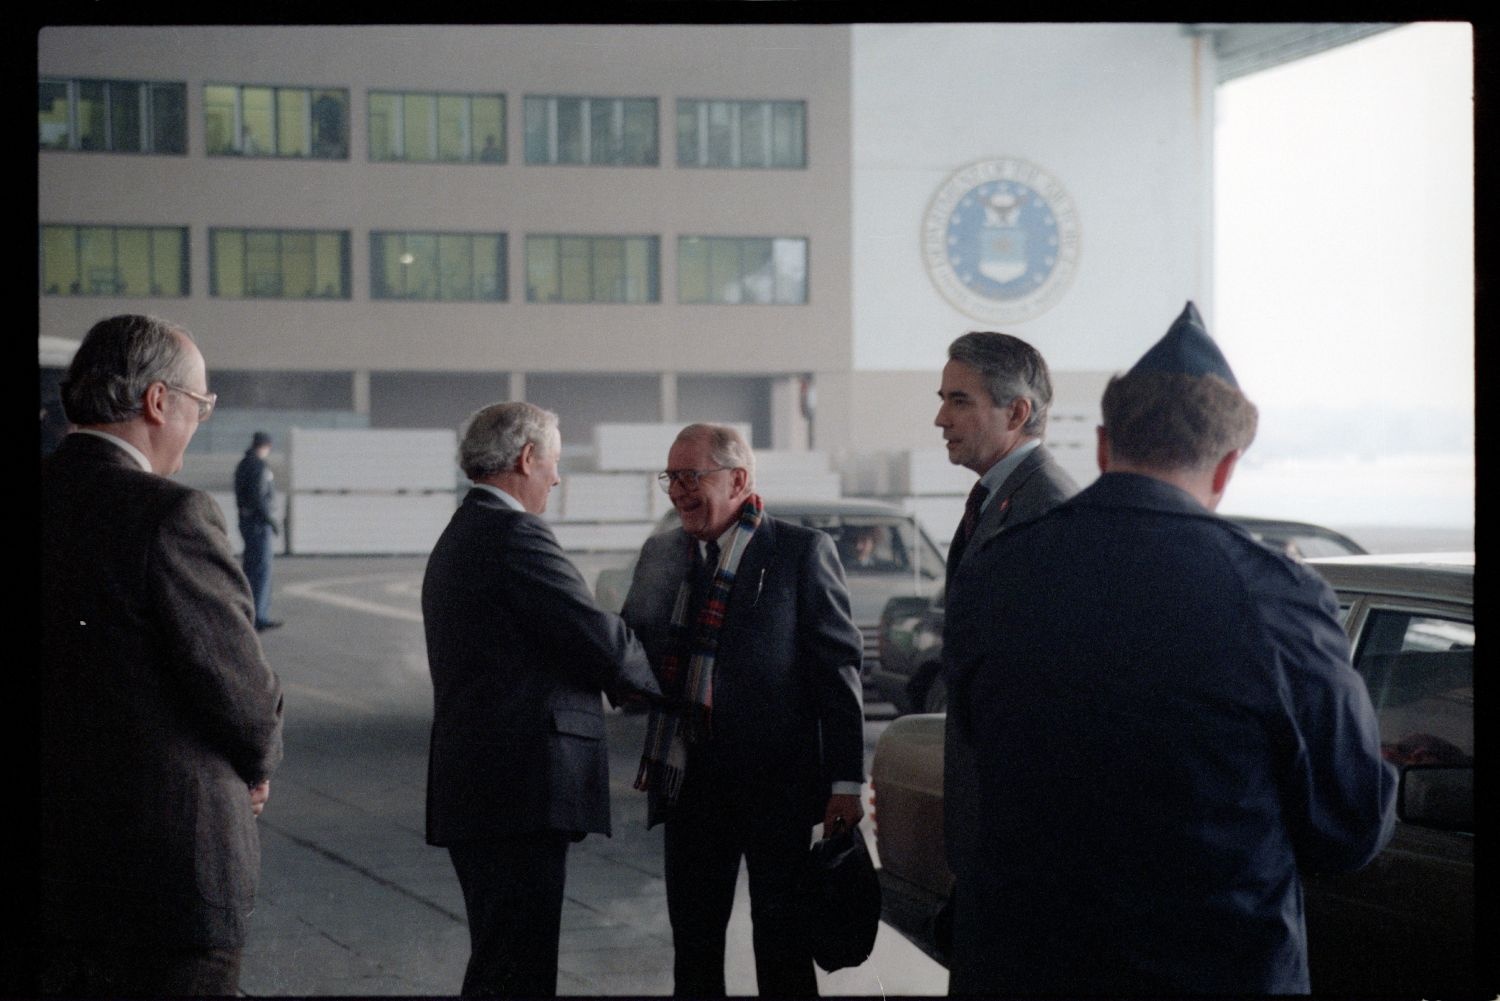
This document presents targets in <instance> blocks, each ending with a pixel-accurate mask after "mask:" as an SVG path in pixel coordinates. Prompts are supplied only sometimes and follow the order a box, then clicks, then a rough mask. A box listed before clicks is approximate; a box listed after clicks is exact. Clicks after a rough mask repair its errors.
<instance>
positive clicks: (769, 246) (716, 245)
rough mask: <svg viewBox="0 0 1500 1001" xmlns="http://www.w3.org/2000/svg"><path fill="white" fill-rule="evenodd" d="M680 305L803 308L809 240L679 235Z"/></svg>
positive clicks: (678, 291)
mask: <svg viewBox="0 0 1500 1001" xmlns="http://www.w3.org/2000/svg"><path fill="white" fill-rule="evenodd" d="M677 301H678V302H686V303H700V302H712V303H780V304H797V305H801V304H804V303H806V302H807V241H806V240H804V239H799V238H780V237H776V238H772V237H759V236H749V237H734V236H679V237H678V238H677Z"/></svg>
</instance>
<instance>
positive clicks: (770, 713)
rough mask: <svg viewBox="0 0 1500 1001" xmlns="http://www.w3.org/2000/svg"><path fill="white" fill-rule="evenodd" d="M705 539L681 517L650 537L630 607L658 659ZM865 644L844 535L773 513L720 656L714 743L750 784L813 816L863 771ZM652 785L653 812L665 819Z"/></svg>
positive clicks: (735, 591) (736, 597)
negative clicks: (852, 601)
mask: <svg viewBox="0 0 1500 1001" xmlns="http://www.w3.org/2000/svg"><path fill="white" fill-rule="evenodd" d="M696 545H697V541H696V540H695V539H693V538H692V537H691V536H689V535H688V534H687V533H686V532H684V531H683V530H682V529H681V528H677V529H674V530H672V531H670V532H665V533H662V534H661V535H656V536H653V537H652V538H650V539H648V540H646V544H645V546H644V547H643V548H642V549H641V558H640V560H639V562H638V563H637V564H636V569H635V576H634V578H633V580H632V581H631V584H630V593H629V594H628V595H626V598H625V607H624V608H623V609H622V610H621V613H620V614H621V615H622V616H624V618H625V621H626V622H628V623H629V624H630V626H631V628H633V629H635V630H636V631H637V632H638V633H639V634H640V636H641V639H642V640H643V641H644V642H645V644H646V650H647V652H648V653H649V654H650V655H651V662H652V664H654V665H658V666H659V665H660V664H661V661H662V657H663V656H664V655H665V654H666V653H667V652H668V650H669V648H668V644H669V643H670V641H671V640H670V636H671V620H672V605H673V602H674V601H675V600H676V597H677V590H678V587H679V586H680V585H681V583H682V581H683V578H684V577H685V576H686V575H687V573H688V571H689V569H690V567H691V566H692V564H693V559H694V554H693V547H694V546H696ZM862 650H863V645H862V643H861V640H860V633H859V629H858V627H856V626H855V625H854V619H853V618H852V616H851V615H850V611H849V591H848V588H847V586H846V585H845V583H844V568H843V567H842V566H841V565H840V563H839V559H838V554H837V552H836V551H835V549H834V546H833V540H832V539H830V538H829V537H828V536H827V535H826V534H825V533H823V532H819V531H816V530H815V529H809V528H803V527H802V526H800V525H793V524H791V523H789V522H785V521H779V520H777V519H775V518H771V517H769V516H768V517H766V518H764V519H762V521H761V523H760V526H759V527H758V528H757V529H756V531H755V535H754V536H752V537H751V539H750V542H749V544H748V545H747V546H746V547H745V552H744V554H743V556H742V557H741V558H740V565H739V570H738V572H737V574H736V575H735V580H734V586H733V588H732V589H731V590H730V593H729V604H728V606H727V608H726V609H725V613H724V624H723V627H722V629H721V631H720V633H719V647H718V653H717V655H716V658H715V662H714V679H713V717H712V734H713V736H712V741H711V742H712V745H713V747H714V750H715V754H716V756H717V757H718V758H719V760H720V761H723V762H724V763H725V764H726V765H727V766H728V767H729V768H730V769H731V770H732V773H733V774H735V775H737V776H741V777H742V780H743V782H744V788H745V791H746V794H747V795H773V796H786V797H791V798H792V801H793V802H796V803H800V804H802V807H801V808H802V809H804V810H805V811H806V815H807V817H808V818H809V819H808V824H809V825H811V824H814V823H817V822H818V821H819V820H821V819H822V817H823V810H824V807H825V806H826V805H827V803H828V795H829V790H830V787H831V784H832V783H833V782H835V781H849V782H862V781H864V711H863V706H862V703H861V687H860V680H859V665H860V659H861V657H862ZM663 806H664V804H663V802H662V801H661V798H660V796H659V795H658V794H657V791H655V790H653V791H652V794H651V798H650V801H649V804H648V817H647V823H648V824H652V825H654V824H656V823H657V822H658V821H660V820H662V819H665V812H664V810H663Z"/></svg>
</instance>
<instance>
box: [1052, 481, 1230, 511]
mask: <svg viewBox="0 0 1500 1001" xmlns="http://www.w3.org/2000/svg"><path fill="white" fill-rule="evenodd" d="M1069 503H1073V504H1079V505H1088V506H1093V507H1128V508H1136V509H1138V510H1143V511H1157V512H1160V513H1162V514H1176V515H1186V516H1190V517H1198V518H1212V519H1214V520H1215V521H1219V520H1222V519H1220V518H1219V516H1218V515H1216V514H1214V512H1212V511H1210V510H1209V509H1208V508H1206V507H1204V506H1203V505H1202V504H1200V503H1198V501H1197V500H1196V499H1195V498H1194V497H1193V495H1192V494H1190V493H1188V492H1187V491H1186V490H1183V489H1182V488H1181V487H1175V486H1173V485H1172V484H1170V483H1168V482H1166V481H1165V480H1158V479H1157V478H1156V477H1154V476H1145V475H1143V474H1141V473H1105V474H1103V475H1102V476H1100V477H1099V478H1098V479H1097V480H1095V481H1094V482H1093V483H1091V484H1090V485H1089V486H1088V487H1086V488H1085V489H1084V490H1082V491H1080V492H1079V493H1078V495H1077V496H1075V497H1074V498H1073V499H1072V500H1071V501H1070V502H1069Z"/></svg>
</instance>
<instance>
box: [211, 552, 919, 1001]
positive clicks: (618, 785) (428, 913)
mask: <svg viewBox="0 0 1500 1001" xmlns="http://www.w3.org/2000/svg"><path fill="white" fill-rule="evenodd" d="M612 560H613V558H598V557H595V558H588V557H581V558H580V559H579V561H578V562H579V564H580V567H581V569H583V571H584V574H585V577H586V579H588V580H590V581H591V582H592V580H593V577H594V575H595V574H597V571H598V569H599V568H600V567H602V566H603V565H606V564H607V563H609V562H611V561H612ZM424 564H425V559H424V558H420V557H342V558H340V557H325V558H318V557H287V558H280V559H278V560H277V562H276V564H275V591H274V595H275V597H274V604H273V614H274V615H275V617H277V618H280V619H284V620H285V622H286V625H285V626H284V627H283V628H281V629H278V630H273V631H271V632H267V633H265V634H263V636H262V639H263V642H264V645H265V649H266V654H267V656H268V657H269V658H270V660H271V663H272V665H273V667H274V668H275V669H276V671H277V672H278V674H279V675H280V676H281V679H282V682H283V684H284V686H285V689H286V758H285V762H284V763H283V765H282V767H281V769H280V771H279V772H278V773H277V775H276V776H275V778H274V779H273V780H272V783H271V799H270V802H269V804H268V805H267V807H266V811H265V813H264V815H263V816H262V818H261V821H260V823H261V835H262V851H263V859H262V867H261V892H260V897H259V904H258V907H257V909H256V911H255V914H254V915H253V916H252V918H251V921H250V934H249V942H248V945H247V948H246V954H245V962H244V971H243V976H242V980H241V985H242V988H243V990H244V991H245V993H246V994H249V995H252V996H260V995H328V994H333V995H359V996H369V995H445V994H456V993H457V991H458V988H459V984H460V983H461V982H462V979H463V970H464V964H465V962H466V961H467V959H468V953H469V940H468V928H467V925H466V923H465V920H464V907H463V898H462V896H461V894H460V892H459V887H458V882H457V880H456V878H455V877H454V875H453V870H452V868H451V866H450V864H449V861H448V855H447V852H446V851H443V850H442V849H438V848H433V847H430V846H428V845H427V844H426V842H425V840H424V836H423V811H424V805H425V804H424V797H425V786H426V767H427V737H428V728H429V726H430V723H431V719H432V689H431V683H430V681H429V680H428V676H427V663H426V654H425V650H424V645H423V639H422V625H421V615H420V612H419V602H418V599H419V592H420V582H421V574H422V569H423V566H424ZM871 709H872V713H871V715H872V716H877V717H878V716H879V715H880V710H879V707H871ZM884 725H885V724H884V722H882V721H880V720H879V719H875V718H872V719H871V720H870V721H868V722H867V724H866V754H867V760H868V755H869V753H871V752H872V751H873V748H874V742H875V740H876V738H877V737H878V736H879V733H880V731H881V730H882V729H883V728H884ZM607 728H608V737H609V743H610V748H611V771H610V775H611V791H612V794H613V795H612V813H613V823H612V826H613V828H614V831H615V833H614V836H613V837H612V838H603V837H599V836H596V835H591V836H589V837H588V838H587V839H586V840H584V841H583V842H582V843H580V844H578V845H575V846H574V847H573V849H572V851H571V852H570V855H569V862H568V883H567V891H566V892H567V897H566V902H565V903H564V906H563V919H562V920H563V930H562V942H561V956H560V964H559V965H560V971H559V975H558V990H559V991H560V992H561V993H563V994H573V995H661V994H669V993H670V992H671V987H672V974H671V968H672V946H671V932H670V929H669V927H668V924H667V913H666V896H665V889H664V884H663V881H662V845H661V830H660V828H658V829H656V830H654V831H649V832H648V831H647V830H646V829H645V805H644V796H643V795H642V794H640V793H637V792H635V791H634V790H632V789H631V788H630V782H631V780H632V778H633V777H634V773H635V766H636V762H637V761H638V756H639V753H640V747H641V744H642V739H643V735H644V729H645V717H644V716H640V715H624V714H611V715H609V716H608V717H607ZM866 824H868V820H867V821H866ZM866 833H867V835H869V834H870V832H869V831H868V830H867V831H866ZM867 840H870V841H873V838H872V837H867ZM726 973H727V978H728V987H729V991H730V993H731V994H750V993H753V992H754V990H755V972H754V963H753V960H752V955H751V948H750V921H749V900H748V896H747V893H746V884H745V878H744V873H743V871H742V872H741V878H740V887H739V900H738V902H737V903H736V908H735V915H734V918H733V920H732V921H731V923H730V929H729V947H728V954H727V958H726ZM947 983H948V975H947V971H946V970H945V969H943V968H942V967H941V966H939V965H938V964H937V963H934V962H933V961H932V960H931V959H929V958H928V957H927V956H925V955H924V954H922V953H921V952H920V951H918V950H917V949H916V948H915V947H914V946H912V945H911V944H910V943H908V942H907V941H906V940H905V939H903V938H902V937H901V936H900V935H899V934H897V933H896V932H894V931H892V930H891V929H890V928H888V927H886V926H884V925H882V926H881V929H880V935H879V937H878V938H877V941H876V946H875V952H874V954H873V955H872V956H871V958H870V959H869V960H868V961H867V962H865V963H864V964H863V965H862V966H860V967H857V968H855V969H851V970H840V971H838V972H836V973H833V974H824V973H823V972H822V971H819V986H820V989H821V991H822V993H824V994H842V995H864V996H881V995H922V994H942V993H945V992H946V990H947Z"/></svg>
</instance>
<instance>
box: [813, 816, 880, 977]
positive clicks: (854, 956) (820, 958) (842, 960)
mask: <svg viewBox="0 0 1500 1001" xmlns="http://www.w3.org/2000/svg"><path fill="white" fill-rule="evenodd" d="M798 891H799V892H798V896H799V897H800V902H801V908H800V910H801V918H802V927H803V933H804V934H805V935H806V936H807V942H808V944H809V945H810V946H811V948H812V956H813V961H814V962H816V963H817V964H818V965H819V966H820V967H822V968H823V971H824V972H826V973H832V972H833V971H834V970H842V969H843V968H844V967H846V966H858V965H859V964H860V963H863V962H864V961H865V960H866V959H869V958H870V952H871V951H872V950H873V949H874V948H875V933H876V931H877V930H878V929H879V927H880V879H879V878H878V877H877V876H876V875H875V865H874V863H872V862H871V861H870V852H869V849H867V848H866V847H865V837H864V835H863V834H862V833H860V830H859V828H858V827H852V828H849V829H847V830H844V831H841V832H839V833H838V834H835V835H834V836H833V837H831V838H825V839H823V840H821V841H819V842H817V843H816V844H814V845H813V846H812V849H811V851H809V852H808V854H807V859H806V862H805V863H804V865H803V868H802V874H801V878H800V880H799V885H798Z"/></svg>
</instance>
